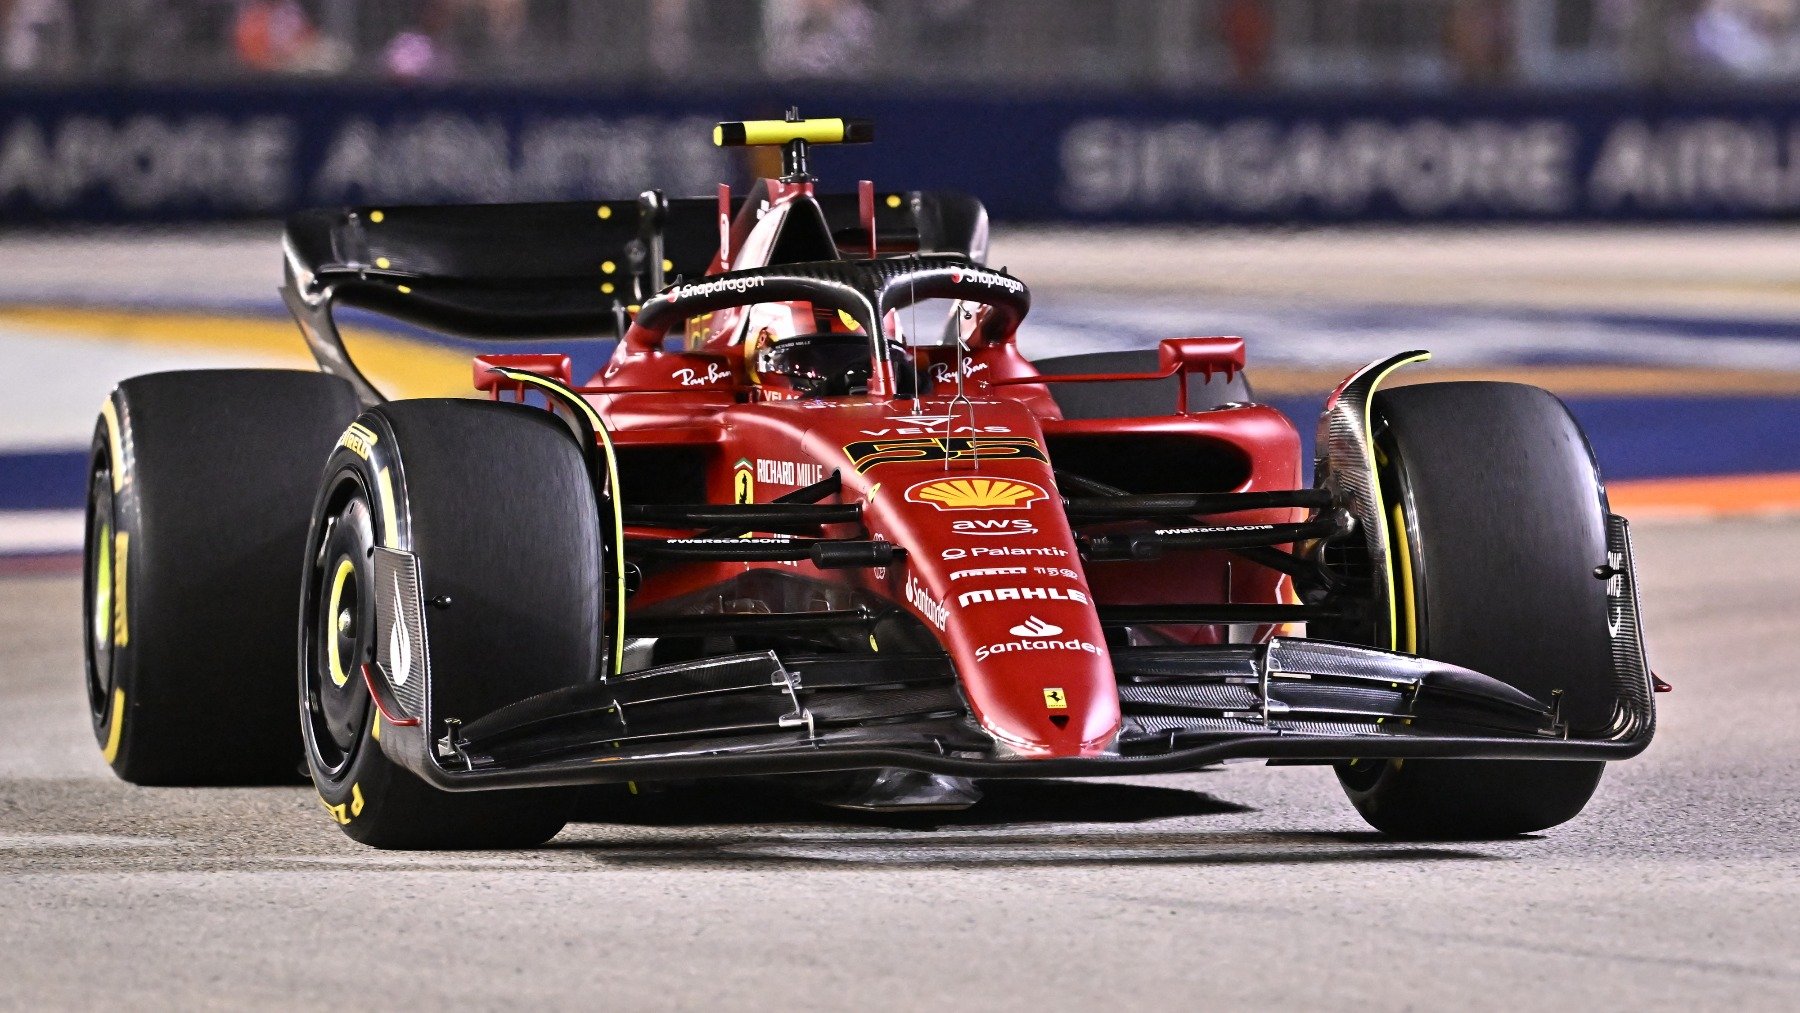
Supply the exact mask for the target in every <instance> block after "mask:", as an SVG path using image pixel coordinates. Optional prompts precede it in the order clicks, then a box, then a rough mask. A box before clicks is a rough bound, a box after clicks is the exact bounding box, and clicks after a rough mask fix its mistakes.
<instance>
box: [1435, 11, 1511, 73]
mask: <svg viewBox="0 0 1800 1013" xmlns="http://www.w3.org/2000/svg"><path fill="white" fill-rule="evenodd" d="M1512 13H1513V12H1512V4H1511V3H1509V2H1507V0H1455V2H1454V3H1452V4H1451V7H1450V12H1449V17H1448V19H1447V20H1446V21H1445V22H1444V34H1445V40H1444V43H1445V48H1446V49H1447V50H1448V52H1449V56H1450V63H1451V65H1452V66H1453V67H1454V68H1455V71H1456V76H1457V80H1458V81H1459V82H1460V83H1462V84H1466V85H1492V84H1500V83H1502V82H1504V81H1506V80H1507V79H1508V78H1510V77H1511V75H1512V65H1513V34H1512Z"/></svg>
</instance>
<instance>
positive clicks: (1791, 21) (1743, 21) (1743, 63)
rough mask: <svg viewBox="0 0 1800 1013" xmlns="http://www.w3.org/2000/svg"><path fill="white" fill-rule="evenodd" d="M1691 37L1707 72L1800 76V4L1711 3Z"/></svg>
mask: <svg viewBox="0 0 1800 1013" xmlns="http://www.w3.org/2000/svg"><path fill="white" fill-rule="evenodd" d="M1691 33H1692V34H1691V38H1690V47H1691V50H1692V52H1693V55H1694V57H1695V59H1696V61H1697V62H1698V63H1699V64H1700V65H1701V66H1702V67H1703V68H1709V69H1712V70H1716V71H1721V72H1724V73H1726V74H1729V75H1731V76H1734V77H1740V78H1775V77H1794V76H1796V75H1797V74H1800V0H1709V2H1708V3H1706V4H1705V5H1704V6H1703V7H1702V8H1701V9H1700V11H1699V13H1697V14H1696V15H1695V16H1694V19H1693V24H1692V28H1691Z"/></svg>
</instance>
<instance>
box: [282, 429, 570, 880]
mask: <svg viewBox="0 0 1800 1013" xmlns="http://www.w3.org/2000/svg"><path fill="white" fill-rule="evenodd" d="M598 516H599V515H598V511H597V508H596V504H595V497H594V491H593V486H592V484H591V482H590V480H589V478H588V474H587V470H586V466H585V464H584V461H583V458H582V454H581V451H580V449H579V447H578V446H577V444H576V442H575V440H574V439H572V438H571V436H570V434H569V431H568V430H567V428H566V427H564V426H563V424H562V423H561V422H559V421H558V420H557V419H556V418H555V417H554V416H552V415H550V414H549V413H548V412H545V411H543V410H541V409H536V408H526V407H523V406H519V405H507V404H495V403H490V402H482V401H464V400H419V401H396V402H391V403H388V404H384V405H380V406H378V407H376V408H373V409H370V410H369V411H368V412H365V413H364V414H363V415H362V416H361V417H360V418H358V419H357V421H356V425H355V426H354V427H353V428H352V430H351V432H350V433H347V434H346V435H345V438H344V440H342V441H341V442H340V445H339V446H338V448H337V449H336V450H334V451H333V452H332V454H331V458H330V460H329V462H328V463H327V465H326V470H325V477H324V482H323V484H322V486H321V487H320V489H319V493H318V498H317V500H316V502H315V507H314V514H313V517H314V520H313V526H312V532H311V535H310V537H309V539H308V542H307V549H306V553H305V558H306V578H305V586H304V591H303V606H302V609H301V631H300V726H301V734H302V738H303V740H304V742H305V747H306V748H305V753H306V763H307V768H308V770H309V771H310V773H311V775H312V779H313V784H314V786H315V787H316V788H317V789H318V792H319V797H320V800H321V801H322V802H323V804H324V806H325V809H326V811H327V812H329V813H330V814H331V816H332V818H333V819H334V820H336V822H337V823H338V824H339V825H340V826H341V827H342V828H343V831H344V833H346V834H348V835H349V836H350V837H352V838H353V839H355V840H357V841H360V842H362V843H364V844H368V845H371V846H373V847H378V848H394V849H468V848H524V847H532V846H535V845H538V844H542V843H543V842H545V841H547V840H549V839H550V838H552V837H554V836H556V834H557V832H558V831H560V830H561V829H562V827H563V824H564V823H565V822H566V821H567V819H568V817H569V815H570V799H572V798H573V795H572V794H571V793H570V792H566V791H546V790H519V789H503V790H492V791H475V792H447V791H443V790H441V789H439V788H436V787H434V786H432V785H430V784H429V783H427V782H426V781H424V780H423V779H421V778H420V777H419V776H418V775H416V774H414V773H413V772H412V771H410V770H408V769H406V768H405V767H404V766H402V765H401V764H399V763H397V762H395V760H394V759H393V758H391V757H390V756H388V755H387V754H386V753H385V752H384V751H383V746H382V743H381V735H382V728H383V726H384V725H385V724H386V722H384V721H383V720H382V719H381V715H380V711H379V709H378V708H377V707H376V706H375V704H374V702H373V700H372V699H371V697H370V695H369V691H368V686H367V684H366V683H365V681H364V680H363V678H362V673H361V666H362V665H363V664H365V663H370V662H373V661H374V660H375V658H376V649H377V645H379V644H381V643H383V642H384V640H383V638H385V637H387V636H388V635H389V634H390V632H391V631H390V630H388V629H381V628H378V626H377V623H378V621H377V613H376V607H375V605H376V591H377V589H376V588H375V587H374V578H373V567H374V555H375V548H376V547H377V546H386V547H388V548H395V549H402V550H406V551H410V552H412V553H413V554H415V555H416V557H417V559H418V567H419V574H420V579H421V581H422V584H423V586H422V588H421V595H422V597H423V598H424V600H426V601H427V602H430V603H432V604H431V605H428V606H427V613H428V614H427V616H426V636H427V645H428V658H429V663H428V664H429V667H428V668H427V669H425V670H426V671H428V672H429V678H430V681H431V687H430V692H431V698H432V706H433V711H434V713H435V715H436V716H437V717H438V718H455V719H459V720H461V721H463V722H465V723H466V722H468V721H471V720H474V719H476V718H479V717H481V716H482V715H484V714H487V713H489V712H491V711H493V710H496V709H498V708H500V707H503V706H505V705H507V704H510V703H514V702H516V701H518V700H521V699H524V698H525V697H528V696H533V695H535V694H538V693H543V692H547V691H549V690H553V689H559V688H562V687H564V686H568V685H572V684H575V683H579V682H582V681H586V680H588V679H591V678H593V677H594V674H595V672H596V671H597V665H598V663H599V660H600V657H601V649H602V639H601V624H600V621H601V612H602V603H601V597H600V589H601V558H602V557H601V552H602V549H601V542H600V530H599V523H598ZM290 629H291V628H290ZM290 636H291V633H290ZM289 643H292V641H291V640H290V641H289ZM444 734H445V726H444V725H443V724H442V723H441V722H440V723H439V726H438V727H436V728H432V729H426V730H425V737H426V740H427V741H428V742H431V741H435V740H437V739H438V738H440V737H442V736H443V735H444ZM425 762H436V761H435V760H428V761H425Z"/></svg>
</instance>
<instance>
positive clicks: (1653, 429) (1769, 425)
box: [1267, 391, 1800, 479]
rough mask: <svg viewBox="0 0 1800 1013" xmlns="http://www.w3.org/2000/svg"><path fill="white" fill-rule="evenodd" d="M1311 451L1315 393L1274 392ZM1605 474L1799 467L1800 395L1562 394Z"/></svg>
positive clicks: (1320, 399) (1684, 474) (1682, 474)
mask: <svg viewBox="0 0 1800 1013" xmlns="http://www.w3.org/2000/svg"><path fill="white" fill-rule="evenodd" d="M1267 400H1268V403H1269V404H1271V405H1274V406H1275V407H1276V408H1279V409H1281V410H1282V411H1283V412H1284V413H1286V414H1287V416H1288V417H1289V418H1290V419H1293V420H1294V424H1295V425H1296V426H1298V427H1299V429H1300V439H1301V442H1302V443H1303V444H1304V445H1305V448H1306V458H1305V459H1306V460H1308V461H1310V460H1311V459H1312V453H1313V450H1312V445H1313V431H1314V420H1316V419H1317V418H1318V414H1319V407H1320V406H1321V405H1323V404H1324V403H1325V392H1323V391H1321V392H1320V393H1319V394H1318V396H1317V397H1275V398H1269V399H1267ZM1565 403H1566V404H1567V405H1568V406H1569V412H1570V413H1571V414H1572V415H1574V416H1575V420H1576V421H1577V422H1579V423H1581V427H1582V429H1584V430H1585V431H1586V432H1587V435H1588V442H1590V443H1592V444H1593V447H1594V457H1595V458H1596V459H1597V460H1598V461H1599V462H1600V471H1601V474H1603V475H1605V476H1606V477H1607V478H1608V479H1630V478H1688V477H1703V476H1712V475H1748V474H1763V473H1768V472H1787V471H1800V397H1797V396H1792V395H1775V396H1741V397H1679V396H1676V397H1670V396H1642V395H1633V396H1628V397H1582V398H1569V399H1566V400H1565Z"/></svg>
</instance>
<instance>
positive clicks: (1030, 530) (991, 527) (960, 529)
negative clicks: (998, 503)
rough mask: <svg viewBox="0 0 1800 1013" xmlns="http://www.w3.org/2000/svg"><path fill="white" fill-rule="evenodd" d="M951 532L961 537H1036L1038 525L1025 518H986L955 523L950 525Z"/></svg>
mask: <svg viewBox="0 0 1800 1013" xmlns="http://www.w3.org/2000/svg"><path fill="white" fill-rule="evenodd" d="M950 530H952V531H954V532H956V533H957V534H959V535H1035V534H1037V533H1038V529H1037V525H1035V524H1033V523H1031V522H1030V521H1028V520H1025V519H1023V518H1019V519H1017V520H1010V521H1006V520H1000V519H998V518H991V517H984V518H979V519H976V520H968V521H955V522H953V523H952V524H951V525H950Z"/></svg>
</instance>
